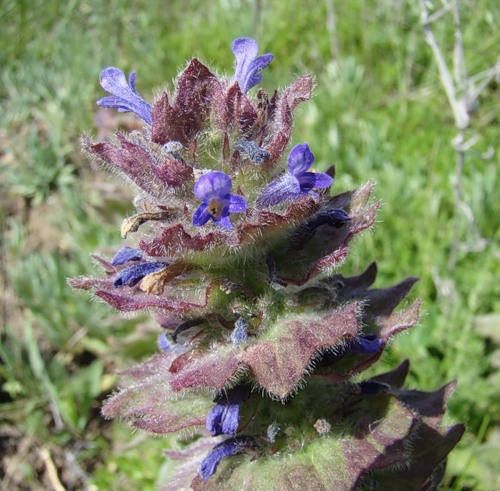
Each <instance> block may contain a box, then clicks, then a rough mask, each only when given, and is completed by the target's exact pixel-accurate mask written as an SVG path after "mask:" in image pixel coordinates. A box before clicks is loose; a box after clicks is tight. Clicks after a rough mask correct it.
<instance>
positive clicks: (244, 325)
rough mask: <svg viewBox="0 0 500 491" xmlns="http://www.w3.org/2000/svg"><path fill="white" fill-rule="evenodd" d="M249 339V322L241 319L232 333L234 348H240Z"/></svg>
mask: <svg viewBox="0 0 500 491" xmlns="http://www.w3.org/2000/svg"><path fill="white" fill-rule="evenodd" d="M247 339H248V322H247V321H246V320H245V319H243V317H240V318H239V319H238V320H237V321H236V322H235V323H234V329H233V332H232V333H231V341H232V342H233V345H234V346H239V345H240V344H241V343H243V342H245V341H246V340H247Z"/></svg>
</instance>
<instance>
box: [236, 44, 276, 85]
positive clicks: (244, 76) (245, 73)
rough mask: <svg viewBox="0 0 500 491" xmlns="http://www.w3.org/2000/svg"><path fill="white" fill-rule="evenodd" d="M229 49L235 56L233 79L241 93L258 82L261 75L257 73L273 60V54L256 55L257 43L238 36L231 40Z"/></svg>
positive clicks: (257, 50)
mask: <svg viewBox="0 0 500 491" xmlns="http://www.w3.org/2000/svg"><path fill="white" fill-rule="evenodd" d="M231 50H232V52H233V54H234V56H235V58H236V63H235V70H234V80H236V81H237V82H238V85H239V86H240V89H241V91H242V92H243V93H245V94H246V93H247V92H248V91H249V90H250V89H251V88H252V87H254V86H255V85H257V84H258V83H260V81H261V80H262V75H261V74H260V73H259V72H260V71H261V70H263V69H264V68H266V67H267V65H269V63H271V61H273V58H274V55H273V54H271V53H266V54H265V55H262V56H257V53H258V52H259V45H258V44H257V41H255V40H254V39H252V38H238V39H235V40H234V41H233V44H232V46H231Z"/></svg>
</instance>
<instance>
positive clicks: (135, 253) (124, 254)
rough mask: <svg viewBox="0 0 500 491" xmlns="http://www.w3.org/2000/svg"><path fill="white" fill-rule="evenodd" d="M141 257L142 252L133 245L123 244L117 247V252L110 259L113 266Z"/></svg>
mask: <svg viewBox="0 0 500 491" xmlns="http://www.w3.org/2000/svg"><path fill="white" fill-rule="evenodd" d="M140 259H142V252H141V251H139V250H138V249H134V248H133V247H129V246H124V247H122V248H120V249H118V251H117V253H116V254H115V256H114V257H113V259H112V260H111V264H112V265H113V266H119V265H121V264H125V263H128V262H129V261H139V260H140Z"/></svg>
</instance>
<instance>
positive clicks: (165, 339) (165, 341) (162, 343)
mask: <svg viewBox="0 0 500 491" xmlns="http://www.w3.org/2000/svg"><path fill="white" fill-rule="evenodd" d="M170 339H171V338H170V337H169V335H168V334H167V333H166V332H162V333H161V334H160V335H159V336H158V348H159V349H160V351H169V352H170V351H173V350H174V346H173V345H172V343H171V341H170Z"/></svg>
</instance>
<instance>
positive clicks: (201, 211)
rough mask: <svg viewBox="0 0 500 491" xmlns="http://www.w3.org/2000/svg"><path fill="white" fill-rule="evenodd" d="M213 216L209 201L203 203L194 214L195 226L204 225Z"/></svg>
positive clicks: (193, 222) (193, 221)
mask: <svg viewBox="0 0 500 491" xmlns="http://www.w3.org/2000/svg"><path fill="white" fill-rule="evenodd" d="M211 217H212V215H210V213H208V205H207V203H202V204H201V205H200V206H198V208H197V210H196V211H195V212H194V214H193V220H192V224H193V225H194V226H195V227H202V226H203V225H205V223H207V222H208V220H209V219H210V218H211Z"/></svg>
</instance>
